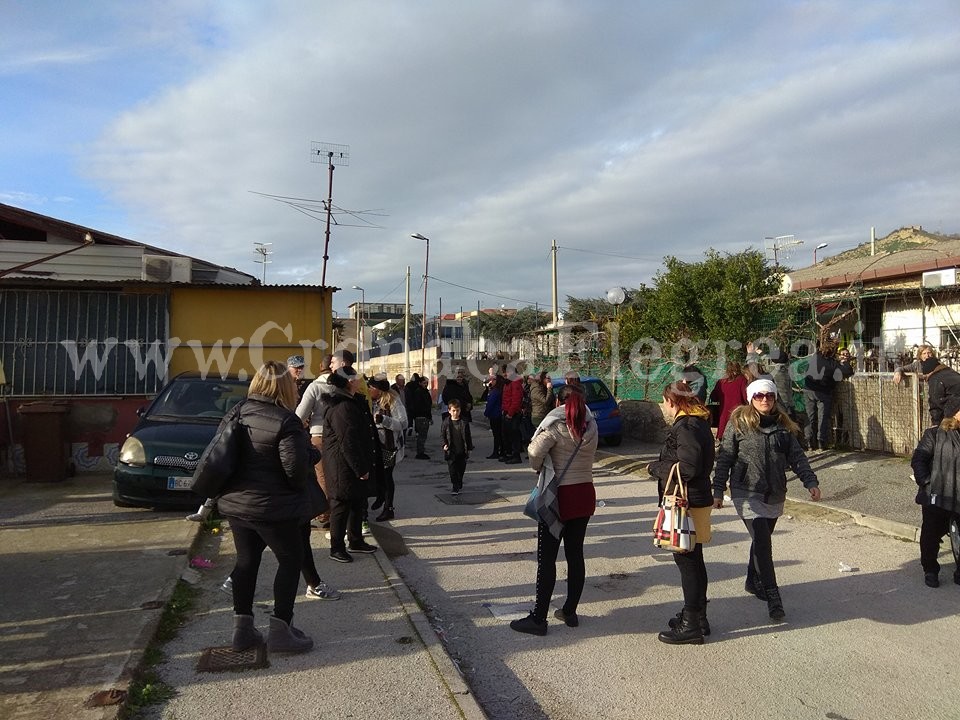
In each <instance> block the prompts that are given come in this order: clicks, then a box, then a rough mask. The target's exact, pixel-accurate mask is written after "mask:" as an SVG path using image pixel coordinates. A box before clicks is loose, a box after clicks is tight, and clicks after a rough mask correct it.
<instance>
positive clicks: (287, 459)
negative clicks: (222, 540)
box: [217, 395, 313, 522]
mask: <svg viewBox="0 0 960 720" xmlns="http://www.w3.org/2000/svg"><path fill="white" fill-rule="evenodd" d="M238 412H239V415H240V422H241V425H242V427H243V429H244V430H246V432H245V433H241V435H240V458H239V464H238V466H239V470H238V471H237V473H236V475H234V478H233V480H231V482H230V485H229V489H228V490H227V492H225V493H224V494H223V495H221V496H220V499H219V500H218V502H217V508H218V509H219V511H220V513H221V514H222V515H225V516H226V517H236V518H240V519H244V520H252V521H257V522H279V521H282V520H291V519H306V518H308V517H310V514H311V513H310V506H309V499H308V495H307V480H308V479H311V480H312V479H313V472H312V466H311V465H310V454H309V449H308V448H309V445H310V439H309V437H307V433H306V431H305V430H304V427H303V423H302V422H301V421H300V419H299V418H298V417H297V416H296V415H294V414H293V413H292V412H290V411H289V410H287V409H285V408H282V407H280V406H279V405H277V404H276V403H274V402H273V400H271V399H270V398H267V397H264V396H262V395H250V396H249V397H248V398H247V401H246V402H244V403H242V404H241V405H239V406H238ZM230 417H232V414H228V417H227V418H224V421H227V420H228V419H229V418H230Z"/></svg>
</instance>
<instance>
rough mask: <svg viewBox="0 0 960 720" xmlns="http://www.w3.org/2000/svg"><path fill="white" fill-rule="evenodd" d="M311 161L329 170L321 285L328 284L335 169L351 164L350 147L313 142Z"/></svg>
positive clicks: (311, 144) (325, 204) (311, 145)
mask: <svg viewBox="0 0 960 720" xmlns="http://www.w3.org/2000/svg"><path fill="white" fill-rule="evenodd" d="M310 161H311V162H315V163H321V162H326V163H327V170H328V177H329V182H328V190H327V200H326V202H325V203H324V206H325V207H326V210H327V229H326V232H325V233H324V241H323V271H322V273H321V275H320V285H321V286H326V284H327V260H328V259H329V257H330V256H329V255H328V253H329V250H330V215H331V214H332V213H333V168H334V167H335V166H337V165H340V166H341V167H344V166H347V165H349V164H350V146H349V145H335V144H334V143H323V142H311V143H310Z"/></svg>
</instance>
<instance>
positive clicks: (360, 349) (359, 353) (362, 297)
mask: <svg viewBox="0 0 960 720" xmlns="http://www.w3.org/2000/svg"><path fill="white" fill-rule="evenodd" d="M353 289H354V290H359V291H360V307H359V308H357V356H358V357H357V359H358V360H359V361H360V372H361V374H362V373H363V326H362V324H361V323H362V320H363V308H364V307H365V306H366V304H367V303H366V292H365V291H364V289H363V288H362V287H360V286H359V285H354V286H353Z"/></svg>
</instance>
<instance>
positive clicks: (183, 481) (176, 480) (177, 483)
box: [167, 475, 193, 490]
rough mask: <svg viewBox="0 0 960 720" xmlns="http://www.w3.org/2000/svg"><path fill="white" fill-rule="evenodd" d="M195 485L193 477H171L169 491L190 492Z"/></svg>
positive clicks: (168, 482) (168, 479)
mask: <svg viewBox="0 0 960 720" xmlns="http://www.w3.org/2000/svg"><path fill="white" fill-rule="evenodd" d="M191 484H193V477H192V476H191V477H175V476H173V475H171V476H170V477H168V478H167V490H189V489H190V485H191Z"/></svg>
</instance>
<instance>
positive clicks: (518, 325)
mask: <svg viewBox="0 0 960 720" xmlns="http://www.w3.org/2000/svg"><path fill="white" fill-rule="evenodd" d="M468 322H469V324H470V331H471V332H472V333H474V334H477V332H478V330H477V328H478V322H477V317H476V316H474V317H471V318H470V319H469V321H468ZM547 322H549V317H548V315H547V313H545V312H542V311H539V310H537V309H536V308H532V307H524V308H520V309H519V310H517V311H516V312H515V313H506V312H499V313H497V312H494V313H483V314H482V315H481V316H480V318H479V333H480V334H481V335H483V337H486V338H490V339H491V340H497V341H500V342H508V341H510V340H512V339H513V338H515V337H519V336H520V335H523V334H525V333H529V332H533V331H534V330H536V329H537V328H539V327H542V326H544V325H545V324H547Z"/></svg>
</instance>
